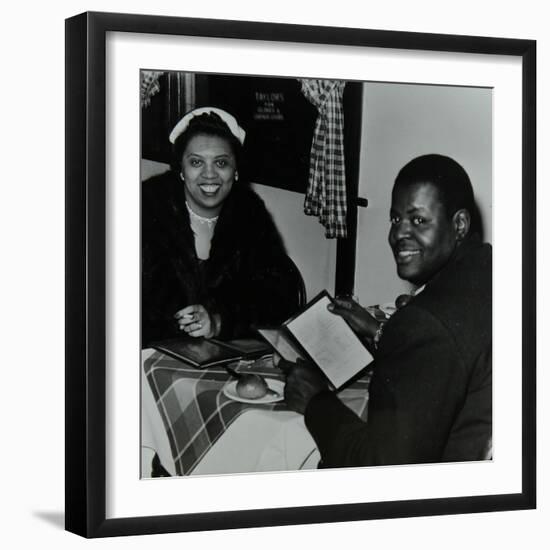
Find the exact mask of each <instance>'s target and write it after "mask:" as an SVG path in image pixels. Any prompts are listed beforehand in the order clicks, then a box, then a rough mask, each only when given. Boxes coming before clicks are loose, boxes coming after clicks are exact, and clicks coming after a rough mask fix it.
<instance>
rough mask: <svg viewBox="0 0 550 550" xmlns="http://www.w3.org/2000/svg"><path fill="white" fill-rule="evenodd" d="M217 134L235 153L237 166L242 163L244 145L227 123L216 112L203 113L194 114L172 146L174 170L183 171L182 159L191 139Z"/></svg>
mask: <svg viewBox="0 0 550 550" xmlns="http://www.w3.org/2000/svg"><path fill="white" fill-rule="evenodd" d="M201 134H202V135H207V136H217V137H220V138H223V139H225V140H226V141H227V142H228V143H229V145H230V147H231V150H232V151H233V154H234V155H235V160H236V163H237V166H239V165H240V160H241V154H242V145H241V142H240V141H239V140H238V139H237V138H236V137H235V136H234V135H233V134H232V133H231V130H230V129H229V127H228V126H227V124H226V123H225V122H224V121H223V120H222V119H221V118H220V117H219V116H218V115H217V114H216V113H203V114H201V115H197V116H194V117H193V118H192V119H191V120H190V121H189V126H187V128H186V129H185V130H184V131H183V132H182V133H181V134H180V135H179V136H178V137H177V139H176V141H175V143H174V145H173V148H172V164H171V166H172V170H174V171H175V172H178V173H179V172H180V171H181V159H182V156H183V152H184V151H185V148H186V147H187V144H188V143H189V141H191V139H192V138H194V137H195V136H198V135H201Z"/></svg>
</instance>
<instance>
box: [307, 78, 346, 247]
mask: <svg viewBox="0 0 550 550" xmlns="http://www.w3.org/2000/svg"><path fill="white" fill-rule="evenodd" d="M300 82H301V84H302V93H303V94H304V95H305V96H306V97H307V99H308V100H309V101H310V102H311V103H312V104H313V105H315V107H317V110H318V111H319V116H318V117H317V122H316V124H315V131H314V134H313V143H312V144H311V156H310V166H309V182H308V188H307V193H306V198H305V201H304V212H305V213H306V214H307V215H309V216H318V217H319V222H320V223H322V224H323V225H324V226H325V237H326V238H327V239H334V238H336V237H346V236H347V228H346V210H347V209H346V176H345V163H344V111H343V104H342V99H343V95H344V86H345V85H346V83H345V82H342V81H337V80H314V79H301V80H300Z"/></svg>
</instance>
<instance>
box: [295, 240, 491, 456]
mask: <svg viewBox="0 0 550 550" xmlns="http://www.w3.org/2000/svg"><path fill="white" fill-rule="evenodd" d="M491 342H492V249H491V246H490V245H488V244H481V242H479V240H478V239H477V238H475V237H474V238H472V239H470V240H469V241H466V242H464V243H463V244H462V245H461V246H459V247H458V249H457V252H456V253H455V255H454V257H453V258H452V259H451V261H450V262H449V264H447V266H445V268H444V269H443V270H442V271H440V272H439V273H438V274H437V275H436V277H434V279H432V280H431V281H430V282H429V283H428V284H427V285H426V287H425V289H424V290H423V291H422V292H421V293H420V294H418V295H417V296H415V297H414V298H413V299H412V300H411V301H410V302H409V304H408V305H406V306H405V307H403V308H402V309H400V310H398V311H397V312H396V313H395V314H394V315H393V316H392V318H391V319H390V320H389V321H388V322H387V324H386V325H385V327H384V331H383V336H382V338H381V340H380V343H379V348H378V351H377V353H376V356H375V359H374V362H373V363H372V367H373V377H372V381H371V386H370V390H369V394H370V395H369V406H368V419H367V422H366V423H365V422H363V421H362V420H360V419H359V418H358V417H357V416H356V415H354V414H353V413H352V412H351V411H350V410H349V409H348V408H347V407H346V406H345V405H343V404H342V403H341V402H340V401H339V400H338V399H337V397H336V396H335V395H334V394H332V393H330V392H323V393H321V394H318V395H316V396H315V397H314V398H313V399H312V400H311V401H310V403H309V404H308V407H307V409H306V412H305V421H306V425H307V427H308V429H309V431H310V432H311V434H312V436H313V437H314V439H315V441H316V443H317V445H318V447H319V449H320V452H321V457H322V464H321V465H322V466H323V467H343V466H371V465H383V464H412V463H423V462H442V461H466V460H480V459H483V458H485V455H486V453H487V446H488V444H489V442H490V440H491V434H492V431H491V430H492V374H491V371H492V368H491V349H492V345H491Z"/></svg>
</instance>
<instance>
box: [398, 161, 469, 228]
mask: <svg viewBox="0 0 550 550" xmlns="http://www.w3.org/2000/svg"><path fill="white" fill-rule="evenodd" d="M416 183H431V184H432V185H433V186H434V187H436V189H437V190H438V193H439V198H440V200H441V203H442V204H443V206H444V207H445V210H446V212H447V215H448V216H449V217H451V216H452V215H453V214H454V213H455V212H456V211H457V210H460V209H462V208H465V209H466V210H468V212H470V215H471V216H473V215H474V211H475V202H474V191H473V189H472V183H471V182H470V178H469V177H468V174H467V173H466V170H464V168H462V166H460V164H458V162H456V161H455V160H453V159H452V158H450V157H446V156H444V155H435V154H432V155H423V156H421V157H417V158H415V159H413V160H411V161H410V162H409V163H407V164H406V165H405V166H404V167H403V168H402V169H401V170H400V171H399V174H398V175H397V178H396V179H395V186H396V187H397V186H409V185H414V184H416Z"/></svg>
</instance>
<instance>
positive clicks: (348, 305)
mask: <svg viewBox="0 0 550 550" xmlns="http://www.w3.org/2000/svg"><path fill="white" fill-rule="evenodd" d="M327 307H328V310H329V311H331V312H332V313H334V314H335V315H340V317H343V318H344V319H345V320H346V321H347V322H348V323H349V325H350V326H351V328H352V329H353V330H354V331H355V332H356V333H357V335H358V336H359V337H360V338H362V339H365V340H367V342H369V343H370V342H372V340H373V338H374V335H375V334H376V331H377V330H378V327H379V326H380V323H379V322H378V321H377V320H376V319H375V318H374V317H373V316H372V315H371V314H370V313H369V312H368V311H367V310H366V309H365V308H363V307H361V306H360V305H359V304H358V303H357V302H355V301H354V300H352V299H351V298H335V299H334V303H332V304H329V305H328V306H327Z"/></svg>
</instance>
